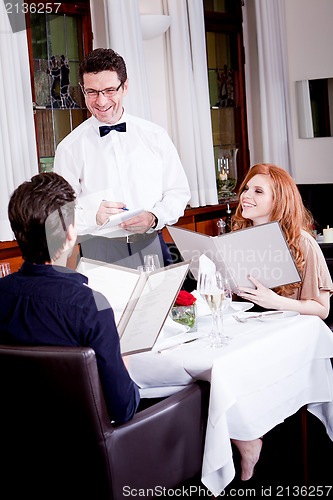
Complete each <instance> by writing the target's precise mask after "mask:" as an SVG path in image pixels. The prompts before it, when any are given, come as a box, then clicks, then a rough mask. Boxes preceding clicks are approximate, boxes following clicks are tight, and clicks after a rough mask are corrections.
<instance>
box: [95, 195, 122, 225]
mask: <svg viewBox="0 0 333 500" xmlns="http://www.w3.org/2000/svg"><path fill="white" fill-rule="evenodd" d="M123 207H126V205H125V204H124V203H122V202H120V201H119V202H118V201H102V203H101V204H100V206H99V209H98V212H97V214H96V223H97V224H98V225H99V226H101V225H102V224H104V222H106V221H107V220H108V218H109V217H110V215H115V214H119V212H122V208H123Z"/></svg>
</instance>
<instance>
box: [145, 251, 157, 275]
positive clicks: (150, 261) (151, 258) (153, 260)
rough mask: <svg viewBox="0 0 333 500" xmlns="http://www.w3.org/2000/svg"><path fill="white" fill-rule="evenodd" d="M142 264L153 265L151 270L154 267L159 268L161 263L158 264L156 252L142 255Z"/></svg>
mask: <svg viewBox="0 0 333 500" xmlns="http://www.w3.org/2000/svg"><path fill="white" fill-rule="evenodd" d="M143 264H144V265H145V266H149V267H153V271H155V269H160V267H161V264H160V261H159V258H158V255H157V254H149V255H145V256H144V257H143Z"/></svg>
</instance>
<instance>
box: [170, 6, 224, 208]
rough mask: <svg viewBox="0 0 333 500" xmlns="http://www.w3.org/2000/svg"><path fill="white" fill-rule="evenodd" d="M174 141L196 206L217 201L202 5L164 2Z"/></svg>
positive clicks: (192, 203)
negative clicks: (167, 24) (168, 24)
mask: <svg viewBox="0 0 333 500" xmlns="http://www.w3.org/2000/svg"><path fill="white" fill-rule="evenodd" d="M162 1H163V10H164V14H167V15H170V16H171V26H170V29H169V30H168V32H167V34H166V51H167V54H166V57H167V72H168V78H169V92H170V121H171V123H172V139H173V141H174V143H175V145H176V147H177V149H178V152H179V155H180V157H181V160H182V163H183V166H184V168H185V171H186V174H187V177H188V180H189V184H190V188H191V201H190V204H191V206H192V207H197V206H204V205H214V204H216V203H217V202H218V200H217V189H216V177H215V163H214V152H213V142H212V127H211V118H210V103H209V89H208V77H207V59H206V41H205V25H204V11H203V2H202V0H162Z"/></svg>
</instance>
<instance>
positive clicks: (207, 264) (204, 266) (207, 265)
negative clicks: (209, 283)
mask: <svg viewBox="0 0 333 500" xmlns="http://www.w3.org/2000/svg"><path fill="white" fill-rule="evenodd" d="M215 272H216V266H215V264H214V262H213V261H212V260H210V259H209V258H208V257H207V255H205V254H202V255H200V257H199V273H198V280H199V276H200V274H211V273H215Z"/></svg>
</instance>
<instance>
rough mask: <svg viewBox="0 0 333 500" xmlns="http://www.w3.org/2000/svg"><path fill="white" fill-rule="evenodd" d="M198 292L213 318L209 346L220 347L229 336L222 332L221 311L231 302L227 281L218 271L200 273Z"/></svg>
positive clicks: (225, 342) (226, 341)
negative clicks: (211, 336)
mask: <svg viewBox="0 0 333 500" xmlns="http://www.w3.org/2000/svg"><path fill="white" fill-rule="evenodd" d="M198 290H199V293H200V294H201V295H202V296H203V297H204V298H205V300H206V302H207V304H208V306H209V308H210V310H211V312H212V318H213V338H212V340H211V344H210V346H211V347H222V346H224V345H225V344H227V343H228V340H229V337H227V336H226V335H225V334H224V329H223V311H224V310H225V309H226V308H227V307H228V305H229V304H230V302H231V288H230V284H229V281H228V280H227V279H224V278H223V277H222V275H221V273H219V272H211V273H201V274H200V276H199V279H198Z"/></svg>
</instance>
